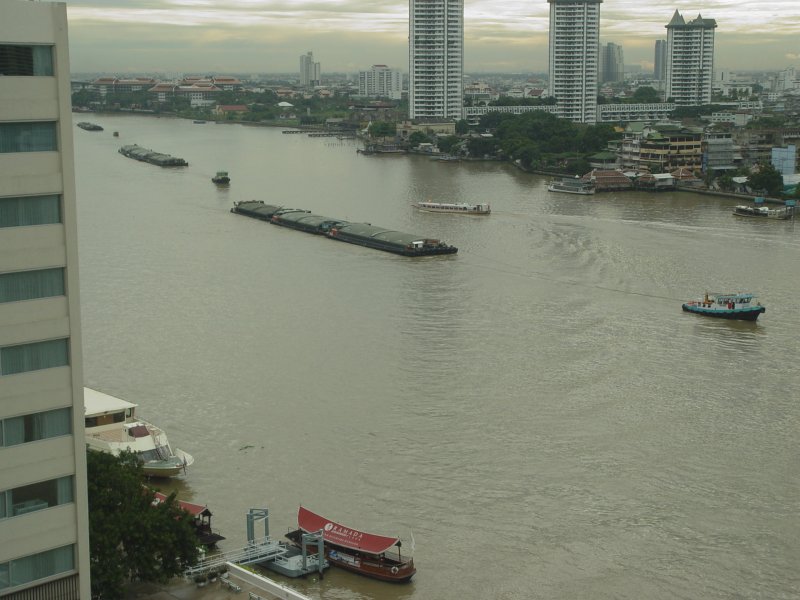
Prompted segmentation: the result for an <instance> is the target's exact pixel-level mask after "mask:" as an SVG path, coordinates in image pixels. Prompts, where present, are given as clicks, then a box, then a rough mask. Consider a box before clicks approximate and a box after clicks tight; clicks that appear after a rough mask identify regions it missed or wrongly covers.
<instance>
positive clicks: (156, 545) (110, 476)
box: [86, 450, 198, 598]
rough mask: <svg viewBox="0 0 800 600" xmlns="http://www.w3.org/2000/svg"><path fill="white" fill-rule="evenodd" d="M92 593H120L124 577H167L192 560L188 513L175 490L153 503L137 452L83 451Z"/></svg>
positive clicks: (194, 553)
mask: <svg viewBox="0 0 800 600" xmlns="http://www.w3.org/2000/svg"><path fill="white" fill-rule="evenodd" d="M86 462H87V474H88V480H89V485H88V495H89V553H90V558H89V560H90V565H91V580H92V596H93V597H94V598H121V597H122V596H123V590H124V586H125V584H126V583H127V582H128V581H153V582H166V581H168V580H169V579H171V578H172V577H175V576H176V575H179V574H180V573H182V572H183V571H184V570H185V569H186V568H187V567H189V566H191V565H192V564H194V563H195V562H196V561H197V557H198V551H197V535H196V534H195V531H194V528H193V526H192V517H191V516H190V515H189V513H187V512H186V511H185V510H183V509H182V508H180V506H179V505H178V503H177V502H176V500H175V494H172V495H170V496H169V498H167V500H166V502H162V503H159V504H158V505H155V506H154V505H153V499H154V493H153V491H152V490H150V489H149V488H147V487H145V486H144V475H143V473H142V468H141V465H140V464H139V462H138V460H137V458H136V455H135V454H133V453H130V452H125V453H123V454H121V455H120V456H113V455H111V454H107V453H104V452H97V451H93V450H90V451H88V452H87V455H86Z"/></svg>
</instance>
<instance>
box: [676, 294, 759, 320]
mask: <svg viewBox="0 0 800 600" xmlns="http://www.w3.org/2000/svg"><path fill="white" fill-rule="evenodd" d="M683 310H684V311H685V312H691V313H695V314H698V315H704V316H706V317H717V318H720V319H736V320H741V321H755V320H756V319H758V315H760V314H761V313H763V312H766V310H767V309H766V308H764V307H763V306H762V305H761V303H760V302H758V301H757V300H756V296H755V294H748V293H743V292H739V293H730V294H712V293H709V292H706V294H705V295H704V296H703V298H702V300H692V301H690V302H686V303H685V304H683Z"/></svg>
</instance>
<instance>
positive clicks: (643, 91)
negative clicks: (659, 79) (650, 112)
mask: <svg viewBox="0 0 800 600" xmlns="http://www.w3.org/2000/svg"><path fill="white" fill-rule="evenodd" d="M631 102H633V103H636V104H646V103H652V102H661V95H660V94H659V93H658V92H657V91H656V90H655V88H652V87H650V86H646V85H645V86H642V87H640V88H637V89H636V91H635V92H633V96H631Z"/></svg>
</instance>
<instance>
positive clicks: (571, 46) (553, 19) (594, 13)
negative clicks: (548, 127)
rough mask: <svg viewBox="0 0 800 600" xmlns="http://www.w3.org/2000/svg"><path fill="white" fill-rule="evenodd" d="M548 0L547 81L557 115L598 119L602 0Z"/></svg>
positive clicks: (585, 120)
mask: <svg viewBox="0 0 800 600" xmlns="http://www.w3.org/2000/svg"><path fill="white" fill-rule="evenodd" d="M547 1H548V2H549V3H550V52H549V54H550V56H549V58H550V60H549V72H550V85H549V95H550V96H554V97H555V99H556V105H557V106H558V116H559V117H561V118H563V119H569V120H570V121H573V122H575V123H595V122H596V121H597V88H598V86H597V76H598V67H599V65H598V55H599V42H600V4H601V3H602V1H603V0H547Z"/></svg>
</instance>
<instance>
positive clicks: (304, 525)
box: [297, 506, 400, 554]
mask: <svg viewBox="0 0 800 600" xmlns="http://www.w3.org/2000/svg"><path fill="white" fill-rule="evenodd" d="M297 524H298V525H299V526H300V529H302V530H303V531H305V532H306V533H316V532H317V531H319V530H320V529H321V530H322V538H323V539H324V540H325V541H326V542H330V543H331V544H336V545H337V546H342V547H344V548H350V549H351V550H360V551H362V552H368V553H370V554H380V553H381V552H386V551H387V550H388V549H389V548H391V547H392V546H394V545H395V544H397V543H398V542H399V541H400V540H399V539H398V538H396V537H386V536H385V535H375V534H374V533H365V532H363V531H358V530H357V529H351V528H350V527H345V526H344V525H339V523H335V522H334V521H329V520H328V519H326V518H325V517H321V516H319V515H317V514H314V513H313V512H311V511H310V510H308V509H307V508H303V507H302V506H301V507H300V509H299V510H298V511H297Z"/></svg>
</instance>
